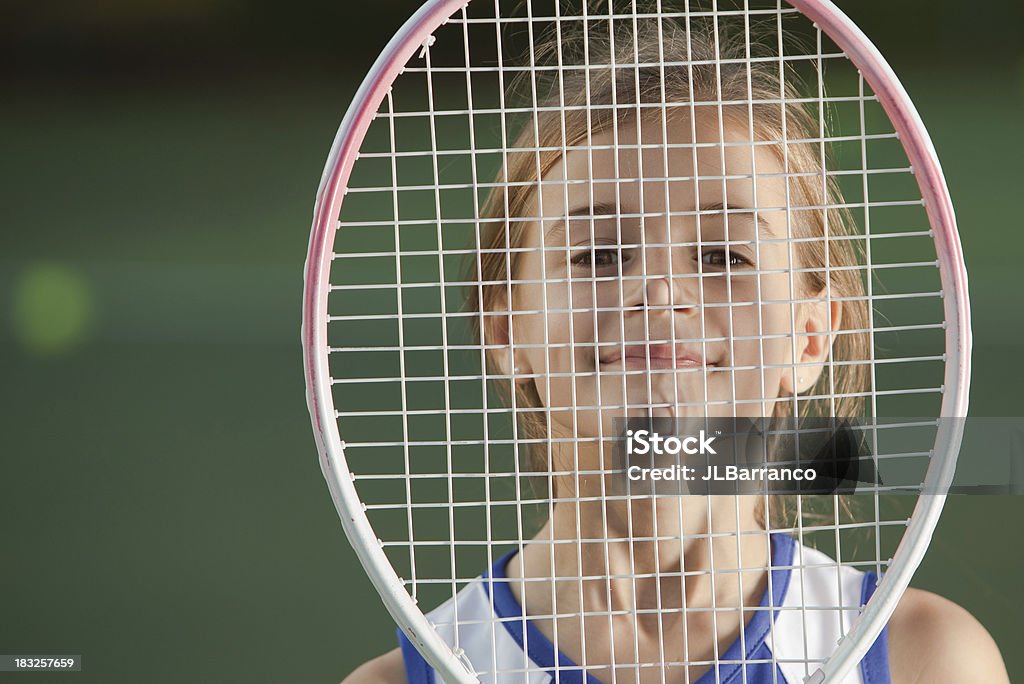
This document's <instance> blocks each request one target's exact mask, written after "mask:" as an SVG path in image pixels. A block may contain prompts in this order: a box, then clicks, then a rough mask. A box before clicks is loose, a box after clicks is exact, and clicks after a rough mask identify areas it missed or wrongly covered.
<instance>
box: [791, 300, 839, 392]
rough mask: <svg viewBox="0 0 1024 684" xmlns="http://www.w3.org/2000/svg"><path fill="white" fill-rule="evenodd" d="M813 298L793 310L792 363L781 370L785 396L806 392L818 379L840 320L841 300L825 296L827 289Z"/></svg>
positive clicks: (830, 349)
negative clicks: (794, 340) (791, 365)
mask: <svg viewBox="0 0 1024 684" xmlns="http://www.w3.org/2000/svg"><path fill="white" fill-rule="evenodd" d="M813 300H814V301H809V302H804V303H802V304H801V305H800V307H799V309H798V310H797V316H796V320H795V321H794V323H795V324H796V325H795V326H794V331H795V333H796V359H795V361H796V367H795V368H794V370H792V371H790V370H786V371H785V372H784V373H783V374H782V380H781V390H782V394H783V395H785V396H792V395H793V394H800V393H801V392H806V391H807V390H809V389H810V388H811V387H813V386H814V385H815V383H817V382H818V378H820V377H821V374H822V371H823V370H824V368H825V362H826V361H828V357H829V354H831V353H832V343H833V342H835V339H836V334H837V333H838V332H839V328H840V326H841V325H842V323H843V306H842V302H839V301H836V300H833V299H828V298H827V290H822V291H821V292H819V293H818V294H817V295H816V296H815V297H814V298H813Z"/></svg>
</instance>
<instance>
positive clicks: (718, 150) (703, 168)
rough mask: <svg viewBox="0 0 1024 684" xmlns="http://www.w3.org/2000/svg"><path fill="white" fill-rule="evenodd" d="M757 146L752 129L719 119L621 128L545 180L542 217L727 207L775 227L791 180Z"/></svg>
mask: <svg viewBox="0 0 1024 684" xmlns="http://www.w3.org/2000/svg"><path fill="white" fill-rule="evenodd" d="M755 141H756V136H754V135H751V132H750V126H749V124H748V123H747V122H745V121H736V120H735V119H728V118H724V117H723V119H721V120H720V119H719V117H718V116H717V115H716V114H699V115H698V116H696V118H690V117H689V116H672V117H669V118H667V119H664V120H663V119H662V118H661V117H660V116H654V117H651V118H649V119H645V120H644V121H643V122H642V123H641V124H640V125H639V126H637V125H636V123H635V121H634V122H632V123H630V122H626V123H619V124H618V125H617V126H616V127H614V128H609V129H607V130H603V131H601V132H599V133H597V134H594V135H593V136H590V137H589V139H586V138H585V139H583V140H581V141H580V142H579V143H578V144H577V145H574V146H571V147H570V148H569V150H568V152H567V153H566V154H565V155H564V156H563V157H561V158H560V159H559V160H558V162H557V163H556V164H555V165H554V166H553V167H552V168H551V169H550V170H549V171H548V173H547V174H545V176H544V179H543V183H542V185H541V192H540V193H539V196H538V197H537V202H538V204H539V205H540V206H538V207H536V209H538V211H539V212H540V215H542V216H545V217H551V218H562V217H564V216H565V215H566V214H567V213H568V212H570V211H572V209H573V208H574V207H578V206H585V205H592V204H602V205H608V204H612V205H614V206H618V207H619V208H620V210H627V209H628V210H631V211H633V212H643V213H664V212H667V211H672V212H687V211H693V210H695V209H696V208H697V207H698V206H700V207H704V206H709V205H719V206H730V207H731V206H742V207H745V208H750V209H757V210H758V211H759V212H762V211H763V212H765V216H764V218H765V219H768V218H770V217H769V213H782V210H784V208H785V206H786V180H785V178H784V176H783V166H782V161H781V159H780V154H779V150H778V146H776V145H769V144H765V143H763V142H760V141H758V142H756V144H755ZM783 220H784V218H783Z"/></svg>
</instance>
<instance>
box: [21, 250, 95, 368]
mask: <svg viewBox="0 0 1024 684" xmlns="http://www.w3.org/2000/svg"><path fill="white" fill-rule="evenodd" d="M13 303H14V307H13V315H14V320H13V328H14V336H15V337H16V338H17V339H18V340H19V341H20V342H21V343H22V345H24V346H25V348H26V349H27V350H28V351H29V352H32V353H35V354H39V355H41V356H52V355H57V354H62V353H65V352H68V351H70V350H71V349H73V348H74V347H76V346H77V345H79V344H80V343H81V342H82V341H83V340H84V339H85V337H86V335H87V334H88V331H89V328H90V327H91V325H92V323H93V320H94V317H95V309H96V307H95V296H94V292H93V288H92V285H91V284H90V283H89V281H88V280H87V279H86V278H85V277H84V276H83V275H82V274H81V273H79V272H77V271H75V270H74V269H73V268H70V267H68V266H65V265H62V264H53V263H40V264H33V265H30V266H29V267H28V268H27V269H25V271H23V272H22V273H21V275H20V277H19V278H18V280H17V282H16V283H15V285H14V302H13Z"/></svg>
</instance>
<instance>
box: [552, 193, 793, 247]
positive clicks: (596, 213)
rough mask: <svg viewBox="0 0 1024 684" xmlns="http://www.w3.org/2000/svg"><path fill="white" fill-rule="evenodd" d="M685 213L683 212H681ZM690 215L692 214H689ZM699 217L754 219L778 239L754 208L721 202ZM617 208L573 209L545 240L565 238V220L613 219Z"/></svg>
mask: <svg viewBox="0 0 1024 684" xmlns="http://www.w3.org/2000/svg"><path fill="white" fill-rule="evenodd" d="M683 213H685V212H683ZM690 213H692V212H690ZM697 213H698V214H700V215H703V214H723V215H725V216H727V217H728V219H727V220H729V221H732V220H735V219H739V220H751V221H752V220H754V219H755V217H756V220H757V225H758V228H760V230H761V231H762V232H764V233H765V234H767V235H768V236H769V237H771V238H776V237H778V236H777V235H776V234H775V232H774V231H773V230H772V228H771V225H770V224H769V223H768V221H767V220H765V218H764V216H762V215H761V214H760V213H758V211H757V210H756V209H755V208H754V207H746V206H737V205H735V204H725V203H723V202H712V203H709V204H702V205H701V206H700V210H699V211H698V212H697ZM618 214H619V208H618V206H616V205H615V204H614V203H613V202H596V203H594V204H585V205H580V206H578V207H573V208H572V209H570V210H569V211H567V212H566V213H565V218H561V219H558V220H557V221H555V222H554V223H553V224H552V225H551V228H549V229H548V231H547V234H546V236H547V239H548V240H549V241H550V240H552V239H554V238H558V237H561V238H563V239H564V237H565V224H566V219H567V218H587V219H601V218H614V217H616V216H618Z"/></svg>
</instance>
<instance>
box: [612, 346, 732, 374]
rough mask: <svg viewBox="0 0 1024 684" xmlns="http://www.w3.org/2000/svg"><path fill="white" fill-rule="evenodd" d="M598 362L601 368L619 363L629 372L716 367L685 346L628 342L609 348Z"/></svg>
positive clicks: (697, 352)
mask: <svg viewBox="0 0 1024 684" xmlns="http://www.w3.org/2000/svg"><path fill="white" fill-rule="evenodd" d="M598 360H599V365H601V366H608V365H612V364H618V363H621V364H622V365H623V366H624V367H625V368H627V369H631V370H636V369H640V370H643V369H648V368H649V369H652V370H653V369H659V370H660V369H685V368H704V367H706V366H715V365H717V364H716V363H707V361H706V360H705V358H704V356H703V355H702V354H701V353H700V352H699V351H697V350H694V349H692V348H688V347H687V346H686V345H682V344H674V345H673V344H645V343H642V342H640V343H636V342H628V343H626V344H624V345H622V346H618V347H610V348H608V349H607V351H606V352H605V353H604V354H602V355H601V356H600V358H599V359H598Z"/></svg>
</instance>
